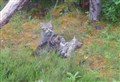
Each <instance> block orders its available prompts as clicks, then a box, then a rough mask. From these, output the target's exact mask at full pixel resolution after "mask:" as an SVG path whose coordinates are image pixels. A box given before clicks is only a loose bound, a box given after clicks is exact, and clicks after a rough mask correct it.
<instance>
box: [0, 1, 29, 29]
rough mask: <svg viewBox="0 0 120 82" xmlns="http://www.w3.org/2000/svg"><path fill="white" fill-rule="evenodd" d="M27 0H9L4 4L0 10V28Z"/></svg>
mask: <svg viewBox="0 0 120 82" xmlns="http://www.w3.org/2000/svg"><path fill="white" fill-rule="evenodd" d="M27 1H28V0H9V2H8V3H7V4H6V6H5V7H4V8H3V9H2V10H1V11H0V29H1V28H2V27H3V26H4V25H5V24H7V23H8V22H9V20H10V18H11V17H12V15H13V14H14V13H15V12H16V11H18V10H20V9H21V8H22V7H23V5H24V4H25V3H26V2H27Z"/></svg>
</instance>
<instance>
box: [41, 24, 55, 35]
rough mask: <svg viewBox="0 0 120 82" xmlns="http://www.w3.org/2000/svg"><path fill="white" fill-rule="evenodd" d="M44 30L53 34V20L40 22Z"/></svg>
mask: <svg viewBox="0 0 120 82" xmlns="http://www.w3.org/2000/svg"><path fill="white" fill-rule="evenodd" d="M40 26H41V29H42V32H43V33H45V34H46V35H51V34H52V33H53V25H52V23H51V22H47V23H46V22H45V23H40Z"/></svg>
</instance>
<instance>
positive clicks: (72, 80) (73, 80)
mask: <svg viewBox="0 0 120 82" xmlns="http://www.w3.org/2000/svg"><path fill="white" fill-rule="evenodd" d="M67 75H68V76H69V77H68V78H67V79H68V80H69V82H76V80H77V79H78V78H80V77H81V76H80V75H79V72H76V73H75V74H72V73H70V72H68V73H67Z"/></svg>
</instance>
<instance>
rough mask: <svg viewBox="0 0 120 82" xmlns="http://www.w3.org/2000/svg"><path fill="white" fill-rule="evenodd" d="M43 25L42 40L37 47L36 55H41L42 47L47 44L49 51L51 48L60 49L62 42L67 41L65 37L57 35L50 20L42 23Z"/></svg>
mask: <svg viewBox="0 0 120 82" xmlns="http://www.w3.org/2000/svg"><path fill="white" fill-rule="evenodd" d="M40 26H41V40H40V44H39V46H38V47H37V48H36V50H35V52H34V53H33V54H34V55H39V54H40V52H41V49H43V47H45V46H46V48H47V51H50V50H51V49H55V50H56V51H58V50H59V47H60V43H65V40H64V38H62V37H61V36H60V35H57V34H56V33H55V32H54V30H53V25H52V23H51V21H50V22H44V23H40Z"/></svg>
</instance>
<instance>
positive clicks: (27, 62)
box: [0, 46, 103, 82]
mask: <svg viewBox="0 0 120 82" xmlns="http://www.w3.org/2000/svg"><path fill="white" fill-rule="evenodd" d="M31 52H32V50H31V49H30V48H26V47H24V46H20V47H18V48H17V49H14V50H12V49H11V48H5V49H2V50H1V54H0V60H1V62H0V68H1V69H0V75H1V76H0V81H1V82H35V81H38V80H43V81H44V82H76V81H77V82H88V81H89V82H100V81H103V79H102V78H100V77H97V76H96V74H97V73H96V72H95V71H87V70H85V69H82V68H81V67H80V66H79V65H76V64H75V59H74V57H73V58H68V59H63V58H61V57H59V56H58V54H56V53H54V52H50V53H48V54H41V56H39V57H33V56H31ZM76 72H77V75H76V76H74V74H76ZM70 74H71V76H69V75H70ZM73 76H74V78H72V77H73ZM77 76H80V77H77ZM73 79H74V80H73Z"/></svg>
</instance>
